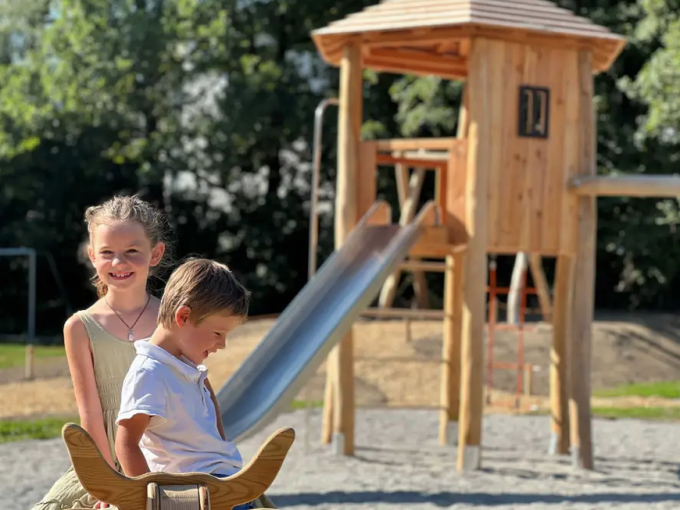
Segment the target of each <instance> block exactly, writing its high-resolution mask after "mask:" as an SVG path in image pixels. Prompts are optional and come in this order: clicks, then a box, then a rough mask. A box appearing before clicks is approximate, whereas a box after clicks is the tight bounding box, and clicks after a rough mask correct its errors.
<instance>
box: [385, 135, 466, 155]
mask: <svg viewBox="0 0 680 510" xmlns="http://www.w3.org/2000/svg"><path fill="white" fill-rule="evenodd" d="M452 140H455V138H394V139H389V140H376V143H377V145H378V151H383V152H392V151H417V150H420V149H425V150H428V149H429V150H441V151H448V150H449V147H450V146H451V141H452Z"/></svg>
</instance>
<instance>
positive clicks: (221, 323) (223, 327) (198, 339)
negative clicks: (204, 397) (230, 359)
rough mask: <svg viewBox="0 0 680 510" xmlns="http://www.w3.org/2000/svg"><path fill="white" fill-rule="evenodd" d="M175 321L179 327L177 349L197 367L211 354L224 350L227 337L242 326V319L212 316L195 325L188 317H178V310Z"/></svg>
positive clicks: (238, 317)
mask: <svg viewBox="0 0 680 510" xmlns="http://www.w3.org/2000/svg"><path fill="white" fill-rule="evenodd" d="M176 319H177V324H178V325H179V326H180V328H179V331H178V338H177V339H178V344H179V345H178V347H179V349H180V350H181V351H182V354H183V355H184V356H185V357H187V358H188V359H189V360H191V361H192V362H193V363H195V364H197V365H199V364H201V363H203V361H205V359H206V358H207V357H208V356H209V355H210V354H212V353H213V352H217V350H218V349H224V346H225V342H226V337H227V335H228V334H229V333H230V332H231V331H233V330H234V329H236V328H237V327H238V326H239V325H240V324H242V323H243V319H244V318H243V317H240V316H236V315H219V314H214V315H210V316H208V317H206V318H205V319H203V321H202V322H201V323H200V324H198V325H197V324H195V323H194V322H193V321H191V320H190V319H189V318H188V317H186V319H185V318H184V317H180V311H179V310H178V317H176Z"/></svg>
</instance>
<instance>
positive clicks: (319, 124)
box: [307, 97, 340, 280]
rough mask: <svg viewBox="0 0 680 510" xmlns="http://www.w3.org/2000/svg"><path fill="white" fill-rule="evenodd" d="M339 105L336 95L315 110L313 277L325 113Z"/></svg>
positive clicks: (311, 221) (310, 267)
mask: <svg viewBox="0 0 680 510" xmlns="http://www.w3.org/2000/svg"><path fill="white" fill-rule="evenodd" d="M331 104H332V105H335V106H337V105H338V104H340V101H339V100H338V99H337V98H335V97H329V98H327V99H324V100H323V101H321V102H320V103H319V105H318V106H317V107H316V110H315V111H314V168H313V170H312V186H311V191H310V193H311V197H310V201H309V265H308V269H307V277H308V279H309V280H311V279H312V277H313V276H314V274H315V273H316V263H317V250H318V247H319V215H318V212H317V209H318V204H319V186H320V181H321V134H322V128H323V115H324V113H325V111H326V108H327V107H328V106H329V105H331Z"/></svg>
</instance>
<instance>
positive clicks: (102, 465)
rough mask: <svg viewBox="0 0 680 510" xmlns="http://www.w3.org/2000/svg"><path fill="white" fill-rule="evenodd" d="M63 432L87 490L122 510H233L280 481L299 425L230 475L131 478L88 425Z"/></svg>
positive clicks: (282, 433)
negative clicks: (278, 477)
mask: <svg viewBox="0 0 680 510" xmlns="http://www.w3.org/2000/svg"><path fill="white" fill-rule="evenodd" d="M62 437H63V438H64V442H65V443H66V447H67V448H68V453H69V456H70V457H71V462H72V464H73V468H74V469H75V472H76V475H77V476H78V479H79V480H80V483H81V484H82V485H83V487H84V488H85V490H86V491H87V492H88V493H89V494H90V495H92V497H95V498H97V499H99V500H100V501H106V502H107V503H109V504H111V505H114V506H116V507H118V509H119V510H162V509H165V510H231V509H232V508H233V507H234V506H236V505H240V504H243V503H247V502H249V501H253V500H254V499H256V498H258V497H260V496H261V495H262V494H264V492H265V491H266V490H267V489H268V488H269V486H270V485H271V484H272V483H273V482H274V479H275V478H276V475H277V474H278V472H279V470H280V469H281V465H282V464H283V461H284V460H285V458H286V454H287V453H288V450H289V449H290V447H291V446H292V444H293V441H294V440H295V431H294V430H293V429H291V428H282V429H279V430H277V431H276V432H274V433H273V434H272V435H271V436H269V438H268V439H267V441H265V443H264V444H263V445H262V446H261V447H260V449H259V450H258V452H257V454H256V455H255V456H254V457H253V458H252V460H251V461H250V462H249V463H248V464H247V465H246V466H244V467H243V469H242V470H241V471H239V472H238V473H236V474H235V475H233V476H230V477H229V478H217V477H214V476H212V475H209V474H206V473H182V474H170V473H147V474H144V475H141V476H137V477H134V478H129V477H126V476H124V475H122V474H120V473H118V472H117V471H116V470H114V469H113V468H111V466H109V464H108V463H107V462H106V461H105V460H104V457H102V455H101V452H100V451H99V449H98V448H97V445H96V444H95V442H94V440H93V439H92V437H91V436H90V435H89V434H88V433H87V432H86V431H85V430H84V429H83V428H82V427H79V426H78V425H76V424H74V423H67V424H66V425H64V428H63V429H62Z"/></svg>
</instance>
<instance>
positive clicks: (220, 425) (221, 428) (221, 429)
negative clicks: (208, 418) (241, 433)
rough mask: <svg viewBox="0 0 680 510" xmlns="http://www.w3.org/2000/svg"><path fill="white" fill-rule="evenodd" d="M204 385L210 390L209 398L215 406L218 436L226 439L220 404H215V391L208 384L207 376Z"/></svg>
mask: <svg viewBox="0 0 680 510" xmlns="http://www.w3.org/2000/svg"><path fill="white" fill-rule="evenodd" d="M205 387H206V388H208V391H209V392H210V400H212V403H213V405H214V406H215V414H216V415H217V430H218V431H219V433H220V436H221V437H222V440H223V441H226V440H227V438H226V436H225V435H224V424H223V423H222V415H221V414H220V406H219V405H218V404H217V397H216V396H215V392H214V391H213V389H212V386H210V381H208V378H207V377H206V379H205Z"/></svg>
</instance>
